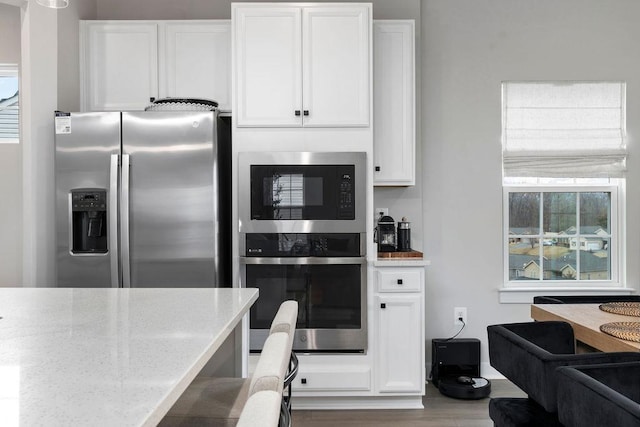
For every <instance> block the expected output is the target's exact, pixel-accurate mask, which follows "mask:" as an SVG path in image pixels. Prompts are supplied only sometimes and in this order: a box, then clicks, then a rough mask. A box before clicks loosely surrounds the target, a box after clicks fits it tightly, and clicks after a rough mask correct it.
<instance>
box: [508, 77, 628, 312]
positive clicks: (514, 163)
mask: <svg viewBox="0 0 640 427" xmlns="http://www.w3.org/2000/svg"><path fill="white" fill-rule="evenodd" d="M624 107H625V85H624V83H620V82H507V83H503V132H502V144H503V190H504V213H503V215H504V236H505V237H504V244H505V257H504V258H505V261H504V265H505V272H504V274H505V287H506V288H526V287H528V288H531V287H532V286H533V287H541V288H542V287H543V288H545V289H549V288H565V289H566V288H572V287H575V288H581V289H582V288H596V287H597V288H603V287H609V288H612V287H620V286H622V285H621V283H622V282H623V280H622V278H621V265H622V259H623V253H624V252H623V239H622V238H621V236H622V230H623V225H624V224H623V221H622V220H621V218H622V217H623V215H622V213H623V212H624V207H623V204H624V188H625V181H624V172H625V166H626V147H625V108H624ZM529 302H530V300H529Z"/></svg>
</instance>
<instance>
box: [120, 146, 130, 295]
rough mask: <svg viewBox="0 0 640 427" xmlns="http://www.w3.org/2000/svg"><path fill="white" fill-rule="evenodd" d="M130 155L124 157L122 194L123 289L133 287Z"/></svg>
mask: <svg viewBox="0 0 640 427" xmlns="http://www.w3.org/2000/svg"><path fill="white" fill-rule="evenodd" d="M129 166H130V163H129V155H128V154H123V155H122V187H121V192H120V197H121V199H120V206H121V216H120V242H121V245H122V246H121V248H122V249H121V251H122V287H123V288H130V287H131V262H130V259H129Z"/></svg>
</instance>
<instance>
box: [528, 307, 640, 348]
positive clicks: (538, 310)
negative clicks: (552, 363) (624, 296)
mask: <svg viewBox="0 0 640 427" xmlns="http://www.w3.org/2000/svg"><path fill="white" fill-rule="evenodd" d="M599 305H600V304H532V305H531V318H532V319H534V320H538V321H542V320H562V321H565V322H568V323H570V324H571V326H572V327H573V333H574V335H575V337H576V340H577V341H580V342H583V343H585V344H587V345H589V346H591V347H593V348H595V349H597V350H600V351H607V352H612V351H640V343H638V342H634V341H625V340H622V339H619V338H616V337H613V336H611V335H608V334H605V333H604V332H601V331H600V325H603V324H605V323H611V322H640V317H635V316H623V315H620V314H613V313H607V312H605V311H602V310H600V308H599Z"/></svg>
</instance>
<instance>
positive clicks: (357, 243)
mask: <svg viewBox="0 0 640 427" xmlns="http://www.w3.org/2000/svg"><path fill="white" fill-rule="evenodd" d="M365 170H366V155H365V153H351V152H349V153H306V152H298V153H291V152H273V153H240V155H239V164H238V177H239V179H238V194H239V203H238V206H239V211H238V214H239V215H238V216H239V223H240V226H239V230H240V236H239V250H240V264H241V274H240V276H241V282H242V285H243V286H246V287H257V288H259V289H260V298H259V299H258V301H257V302H256V304H255V305H254V306H253V307H252V309H251V315H250V325H251V333H250V348H251V349H252V350H260V349H261V348H262V345H263V343H264V340H265V339H266V337H267V336H268V333H269V326H270V322H271V320H272V319H273V316H274V315H275V312H276V311H277V309H278V307H279V305H280V304H281V303H282V301H284V300H287V299H295V300H296V301H298V303H299V312H298V324H297V328H296V337H295V340H294V349H296V350H298V351H326V352H336V351H339V352H343V351H355V352H362V351H365V350H366V348H367V315H366V311H367V310H366V308H367V303H366V301H367V279H366V270H367V269H366V241H367V240H366V220H365V215H366V213H365V207H366V200H365V199H366V172H365Z"/></svg>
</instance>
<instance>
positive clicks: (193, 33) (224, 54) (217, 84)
mask: <svg viewBox="0 0 640 427" xmlns="http://www.w3.org/2000/svg"><path fill="white" fill-rule="evenodd" d="M160 64H161V66H160V96H161V97H163V98H164V97H172V98H205V99H212V100H214V101H217V102H218V105H219V107H220V109H221V110H223V111H231V21H223V20H220V21H209V22H203V21H194V22H170V21H169V22H166V23H163V24H161V37H160Z"/></svg>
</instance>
